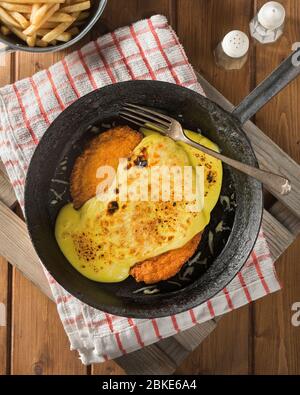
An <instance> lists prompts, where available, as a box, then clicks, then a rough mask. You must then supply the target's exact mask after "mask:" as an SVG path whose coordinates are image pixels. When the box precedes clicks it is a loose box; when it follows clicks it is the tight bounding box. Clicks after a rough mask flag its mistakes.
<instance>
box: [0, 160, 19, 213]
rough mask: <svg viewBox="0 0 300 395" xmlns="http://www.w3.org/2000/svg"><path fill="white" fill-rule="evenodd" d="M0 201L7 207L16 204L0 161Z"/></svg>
mask: <svg viewBox="0 0 300 395" xmlns="http://www.w3.org/2000/svg"><path fill="white" fill-rule="evenodd" d="M0 200H1V202H2V203H4V204H5V205H6V206H8V207H13V206H14V204H15V203H16V195H15V193H14V190H13V187H12V186H11V183H10V181H9V178H8V176H7V173H6V171H5V168H4V165H3V163H2V162H1V160H0Z"/></svg>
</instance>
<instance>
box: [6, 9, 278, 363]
mask: <svg viewBox="0 0 300 395" xmlns="http://www.w3.org/2000/svg"><path fill="white" fill-rule="evenodd" d="M130 79H153V80H162V81H168V82H172V83H176V84H179V85H183V86H185V87H187V88H190V89H193V90H195V91H197V92H199V93H202V94H204V93H203V91H202V88H201V86H200V85H199V83H198V82H197V78H196V75H195V73H194V71H193V69H192V67H191V65H190V64H189V62H188V59H187V57H186V55H185V52H184V50H183V48H182V46H181V45H180V43H179V41H178V38H177V36H176V34H175V33H174V31H173V30H172V28H171V27H170V26H169V25H168V22H167V20H166V18H165V17H163V16H160V15H156V16H153V17H152V18H150V19H147V20H142V21H140V22H137V23H135V24H133V25H132V26H130V27H124V28H121V29H118V30H116V31H115V32H113V33H110V34H107V35H105V36H104V37H101V38H99V39H98V40H97V41H94V42H90V43H89V44H87V45H86V46H84V47H83V48H82V49H81V50H79V51H75V52H73V53H72V54H70V55H68V56H67V57H66V58H65V59H64V60H62V61H61V62H58V63H56V64H54V65H53V66H52V67H50V68H49V69H48V70H44V71H41V72H39V73H37V74H35V75H34V76H33V77H32V78H26V79H24V80H22V81H19V82H16V83H15V84H13V85H8V86H5V87H4V88H2V89H1V90H0V106H1V114H0V115H1V130H0V155H1V159H2V161H3V162H4V164H5V167H6V169H7V172H8V174H9V177H10V180H11V182H12V185H13V187H14V189H15V192H16V195H17V197H18V200H19V202H20V204H21V206H23V203H24V201H23V196H24V181H25V176H26V170H27V168H28V164H29V161H30V158H31V157H32V154H33V152H34V150H35V147H36V146H37V144H38V142H39V139H40V138H41V137H42V135H43V134H44V132H45V131H46V129H47V127H48V126H49V125H50V124H51V122H52V121H53V120H54V119H55V118H56V117H57V116H58V115H59V114H60V113H61V112H62V111H63V110H64V109H65V108H66V107H68V106H69V105H70V104H71V103H73V102H74V101H75V100H76V99H78V98H79V97H81V96H83V95H85V94H86V93H88V92H90V91H92V90H93V89H96V88H100V87H103V86H104V85H107V84H111V83H115V82H118V81H125V80H130ZM48 278H49V282H50V285H51V289H52V292H53V295H54V297H55V300H56V302H57V307H58V312H59V315H60V318H61V320H62V323H63V325H64V328H65V330H66V332H67V334H68V336H69V339H70V342H71V348H72V349H77V350H78V351H79V354H80V357H81V360H82V362H83V363H84V364H90V363H96V362H102V361H105V360H107V359H111V358H116V357H118V356H121V355H123V354H126V353H129V352H132V351H134V350H137V349H139V348H141V347H143V346H146V345H149V344H151V343H154V342H157V341H158V340H160V339H162V338H165V337H168V336H172V335H174V334H176V333H178V332H180V331H183V330H186V329H188V328H190V327H191V326H193V325H195V324H196V323H202V322H205V321H207V320H210V319H211V318H213V317H215V316H218V315H221V314H224V313H226V312H229V311H231V310H233V309H236V308H238V307H240V306H242V305H245V304H247V303H250V302H251V301H253V300H255V299H258V298H260V297H262V296H265V295H267V294H269V293H271V292H274V291H277V290H278V289H280V285H279V282H278V280H277V277H276V273H275V270H274V265H273V262H272V260H271V257H270V253H269V249H268V246H267V244H266V241H265V238H264V237H263V234H262V232H261V233H260V235H259V238H258V241H257V243H256V245H255V248H254V250H253V252H252V255H251V258H250V259H249V260H248V262H247V263H246V265H245V267H244V268H243V270H242V271H241V272H240V273H239V274H238V275H237V276H236V278H235V279H234V280H233V281H232V282H231V283H230V284H229V285H228V287H227V288H226V289H224V290H223V291H222V292H220V293H219V294H218V295H217V296H215V297H214V298H212V299H211V300H209V301H208V302H207V303H204V304H202V305H201V306H199V307H197V308H194V309H192V310H190V311H188V312H185V313H181V314H177V315H174V316H172V317H166V318H159V319H152V320H150V319H143V320H138V319H127V318H124V317H116V316H112V315H109V314H106V313H103V312H101V311H98V310H95V309H94V308H92V307H90V306H87V305H85V304H83V303H82V302H80V301H78V300H77V299H76V298H74V297H73V296H71V295H70V294H68V293H67V292H66V291H65V290H64V289H63V288H62V287H61V286H60V285H58V284H57V283H56V282H55V281H54V280H53V279H52V278H50V276H49V275H48Z"/></svg>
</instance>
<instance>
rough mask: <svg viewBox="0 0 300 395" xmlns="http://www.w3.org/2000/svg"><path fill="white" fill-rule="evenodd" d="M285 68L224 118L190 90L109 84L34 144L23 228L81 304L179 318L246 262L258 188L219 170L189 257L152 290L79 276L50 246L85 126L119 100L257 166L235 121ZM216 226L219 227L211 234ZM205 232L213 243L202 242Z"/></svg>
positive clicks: (294, 70)
mask: <svg viewBox="0 0 300 395" xmlns="http://www.w3.org/2000/svg"><path fill="white" fill-rule="evenodd" d="M299 52H300V51H299ZM298 55H299V53H298ZM293 59H294V58H293ZM293 63H294V62H293ZM293 63H292V56H291V57H290V58H288V59H287V60H286V61H285V62H284V63H283V64H282V65H281V66H280V67H279V68H278V69H277V70H275V72H274V73H273V74H272V75H271V76H270V77H269V78H268V79H267V80H266V81H264V82H263V83H262V84H261V85H260V86H259V87H258V88H256V90H255V91H254V92H253V93H252V94H251V95H250V96H249V97H248V98H246V99H245V100H244V101H243V102H242V103H241V105H240V106H238V107H237V108H236V109H235V110H234V112H233V113H232V114H230V113H228V112H226V111H224V110H223V109H221V108H220V107H219V106H218V105H216V104H215V103H213V102H212V101H210V100H208V99H206V98H204V97H203V96H201V95H199V94H197V93H195V92H193V91H191V90H188V89H185V88H182V87H179V86H176V85H173V84H169V83H164V82H155V81H131V82H124V83H119V84H115V85H111V86H108V87H105V88H102V89H99V90H96V91H94V92H92V93H90V94H88V95H86V96H84V97H83V98H81V99H79V100H78V101H76V102H75V103H74V104H73V105H71V106H70V107H69V108H68V109H66V110H65V111H64V112H63V113H62V114H61V115H60V116H59V117H58V118H57V119H56V120H55V121H54V122H53V123H52V125H51V126H50V127H49V129H48V131H47V132H46V133H45V135H44V136H43V138H42V139H41V141H40V144H39V145H38V147H37V149H36V151H35V153H34V155H33V158H32V161H31V164H30V167H29V170H28V175H27V180H26V188H25V213H26V220H27V226H28V230H29V233H30V236H31V239H32V242H33V244H34V246H35V249H36V251H37V253H38V255H39V257H40V259H41V261H42V262H43V264H44V265H45V267H46V268H47V270H48V271H49V272H50V273H51V275H52V276H53V277H54V278H55V279H56V280H57V281H58V282H59V283H60V284H61V285H62V286H63V287H64V288H65V289H66V290H67V291H69V292H70V293H71V294H73V295H75V296H76V297H77V298H78V299H80V300H82V301H83V302H85V303H87V304H88V305H91V306H93V307H95V308H98V309H100V310H103V311H106V312H109V313H112V314H116V315H120V316H127V317H134V318H154V317H161V316H167V315H170V314H175V313H179V312H182V311H185V310H188V309H190V308H192V307H195V306H197V305H199V304H201V303H202V302H205V301H207V300H208V299H209V298H211V297H213V296H214V295H215V294H216V293H218V292H219V291H220V290H222V289H223V288H224V287H225V286H226V285H227V284H228V283H229V282H230V281H231V280H232V279H233V278H234V277H235V275H236V274H237V273H238V271H239V270H240V269H241V268H242V266H243V265H244V264H245V262H246V260H247V258H248V257H249V254H250V252H251V250H252V248H253V246H254V243H255V241H256V239H257V236H258V233H259V229H260V225H261V220H262V210H263V195H262V186H261V185H260V184H259V183H258V182H257V181H255V180H253V179H251V178H249V177H248V176H245V175H244V174H241V173H239V172H237V171H235V170H233V169H231V168H229V167H227V166H224V181H223V189H222V193H221V195H222V199H221V201H220V202H219V203H218V205H217V207H216V209H215V210H214V212H213V213H212V220H211V223H210V225H209V227H208V228H207V229H206V231H205V233H204V236H203V239H202V241H201V243H200V246H199V249H198V251H197V253H196V254H195V256H194V257H193V258H192V259H191V260H190V261H189V263H188V264H186V265H185V267H184V268H183V269H182V271H181V273H180V274H179V275H178V276H176V278H174V279H172V280H171V282H170V281H166V282H162V283H160V284H158V285H157V286H155V287H154V290H153V288H151V289H150V290H151V291H153V292H154V294H152V295H149V294H147V295H145V294H144V292H143V291H141V290H140V289H141V288H142V287H143V285H141V284H137V283H136V282H135V281H134V280H133V279H131V278H129V279H127V280H126V281H124V282H122V283H119V284H100V283H96V282H93V281H90V280H88V279H87V278H85V277H83V276H82V275H80V274H79V273H78V272H77V271H76V270H75V269H73V267H72V266H71V265H70V263H68V261H67V260H66V259H65V257H64V255H63V254H62V253H61V251H60V249H59V247H58V245H57V243H56V240H55V237H54V230H53V229H54V223H55V218H56V216H57V213H58V211H59V209H60V208H61V207H62V206H64V205H65V204H66V203H67V202H68V201H69V199H70V195H69V188H68V185H67V183H68V181H69V177H70V173H71V170H72V166H73V164H74V161H75V159H76V157H77V156H78V154H79V153H80V152H81V151H82V149H83V147H84V144H85V143H86V141H87V140H88V139H89V138H91V136H92V132H91V130H94V129H91V126H92V125H98V128H99V130H100V132H101V131H102V130H105V128H107V127H109V125H110V124H113V123H114V122H115V123H116V124H121V123H122V121H121V120H120V119H119V117H118V113H119V111H120V109H121V106H122V104H124V103H125V102H131V103H137V104H141V105H144V106H149V107H154V108H156V109H160V110H161V111H165V112H166V113H168V114H169V115H171V116H173V117H174V118H176V119H178V120H180V121H181V122H182V124H183V125H184V127H186V128H189V129H191V130H194V131H197V130H198V131H199V128H200V129H201V131H202V133H203V134H205V135H206V136H208V137H209V138H210V139H212V140H213V141H214V142H216V143H217V144H218V145H219V147H220V148H221V150H222V152H223V153H224V154H226V155H228V156H231V157H232V158H234V159H237V160H241V161H244V162H245V163H247V164H249V165H252V166H257V160H256V157H255V155H254V152H253V150H252V147H251V144H250V142H249V140H248V138H247V137H246V135H245V133H244V132H243V130H242V123H243V122H245V121H246V120H247V119H249V118H250V117H251V116H252V115H253V114H254V113H255V112H256V111H257V109H258V108H260V107H261V106H262V105H263V104H264V103H265V102H267V101H268V100H269V99H270V98H271V97H272V96H274V95H275V94H276V93H277V92H278V91H279V90H280V89H282V88H283V87H284V86H285V85H286V84H287V83H288V82H290V81H291V80H292V79H293V78H295V77H296V75H297V74H299V67H294V65H293ZM275 80H276V84H274V81H275ZM226 196H227V198H226ZM228 202H229V203H228ZM221 221H223V224H225V225H226V226H225V229H226V230H225V231H224V232H216V226H217V225H218V224H220V222H221ZM141 231H143V230H141ZM212 235H214V238H213V245H212V244H211V243H209V242H208V239H209V238H211V236H212ZM191 268H192V269H191ZM158 291H159V293H155V292H158Z"/></svg>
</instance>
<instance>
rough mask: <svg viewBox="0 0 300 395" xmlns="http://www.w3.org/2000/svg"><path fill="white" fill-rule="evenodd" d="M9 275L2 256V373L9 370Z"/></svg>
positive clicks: (0, 366) (0, 370) (0, 354)
mask: <svg viewBox="0 0 300 395" xmlns="http://www.w3.org/2000/svg"><path fill="white" fill-rule="evenodd" d="M8 276H9V274H8V264H7V262H6V261H5V260H4V259H3V258H0V375H2V374H7V373H8V372H9V366H8V360H9V352H10V347H8V345H9V344H8V335H9V331H10V329H9V327H10V320H9V318H10V317H8V311H9V308H10V306H9V303H10V300H9V299H8V296H9V293H8V292H9V291H8Z"/></svg>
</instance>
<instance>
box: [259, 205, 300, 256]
mask: <svg viewBox="0 0 300 395" xmlns="http://www.w3.org/2000/svg"><path fill="white" fill-rule="evenodd" d="M263 230H264V233H265V237H266V240H267V243H268V245H269V248H270V253H271V256H272V258H273V260H274V261H276V260H277V259H278V258H279V257H280V256H281V255H282V253H283V252H284V251H285V250H286V249H287V248H288V247H289V246H290V245H291V244H292V242H293V241H294V240H295V236H294V235H293V234H292V233H291V232H290V231H289V230H288V229H287V228H285V227H284V226H283V225H282V224H281V223H280V222H279V221H277V219H275V218H274V217H273V216H272V215H271V214H270V213H269V212H268V211H266V210H264V216H263Z"/></svg>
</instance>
